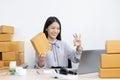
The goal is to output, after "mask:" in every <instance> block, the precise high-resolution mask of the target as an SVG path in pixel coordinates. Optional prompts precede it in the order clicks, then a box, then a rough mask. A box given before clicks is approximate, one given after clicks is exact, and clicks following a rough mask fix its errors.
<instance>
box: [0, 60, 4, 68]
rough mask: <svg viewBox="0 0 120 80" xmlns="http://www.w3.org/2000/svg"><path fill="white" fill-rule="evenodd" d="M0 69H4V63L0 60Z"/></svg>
mask: <svg viewBox="0 0 120 80" xmlns="http://www.w3.org/2000/svg"><path fill="white" fill-rule="evenodd" d="M0 69H4V61H1V60H0Z"/></svg>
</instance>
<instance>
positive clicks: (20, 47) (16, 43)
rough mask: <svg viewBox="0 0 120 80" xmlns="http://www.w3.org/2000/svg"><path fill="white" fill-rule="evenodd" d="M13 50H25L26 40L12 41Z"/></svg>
mask: <svg viewBox="0 0 120 80" xmlns="http://www.w3.org/2000/svg"><path fill="white" fill-rule="evenodd" d="M11 51H15V52H24V42H23V41H13V42H11Z"/></svg>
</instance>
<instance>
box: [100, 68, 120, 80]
mask: <svg viewBox="0 0 120 80" xmlns="http://www.w3.org/2000/svg"><path fill="white" fill-rule="evenodd" d="M99 77H101V78H120V68H113V69H103V68H100V69H99Z"/></svg>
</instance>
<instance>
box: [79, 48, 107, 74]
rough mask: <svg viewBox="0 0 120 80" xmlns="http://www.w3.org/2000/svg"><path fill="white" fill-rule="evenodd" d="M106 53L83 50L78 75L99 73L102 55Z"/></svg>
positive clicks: (103, 51)
mask: <svg viewBox="0 0 120 80" xmlns="http://www.w3.org/2000/svg"><path fill="white" fill-rule="evenodd" d="M104 53H105V50H83V53H82V55H81V59H80V62H79V65H78V69H77V74H87V73H93V72H98V70H99V67H100V55H101V54H104Z"/></svg>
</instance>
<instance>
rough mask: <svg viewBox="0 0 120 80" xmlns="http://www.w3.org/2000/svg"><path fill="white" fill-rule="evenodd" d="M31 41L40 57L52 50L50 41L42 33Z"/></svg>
mask: <svg viewBox="0 0 120 80" xmlns="http://www.w3.org/2000/svg"><path fill="white" fill-rule="evenodd" d="M30 41H31V43H32V45H33V47H34V49H35V51H36V53H37V54H38V55H39V54H40V53H46V52H48V51H49V50H50V45H49V43H48V40H47V38H46V36H45V34H44V33H42V32H40V33H39V34H37V35H36V36H34V37H33V38H32V39H31V40H30Z"/></svg>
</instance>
